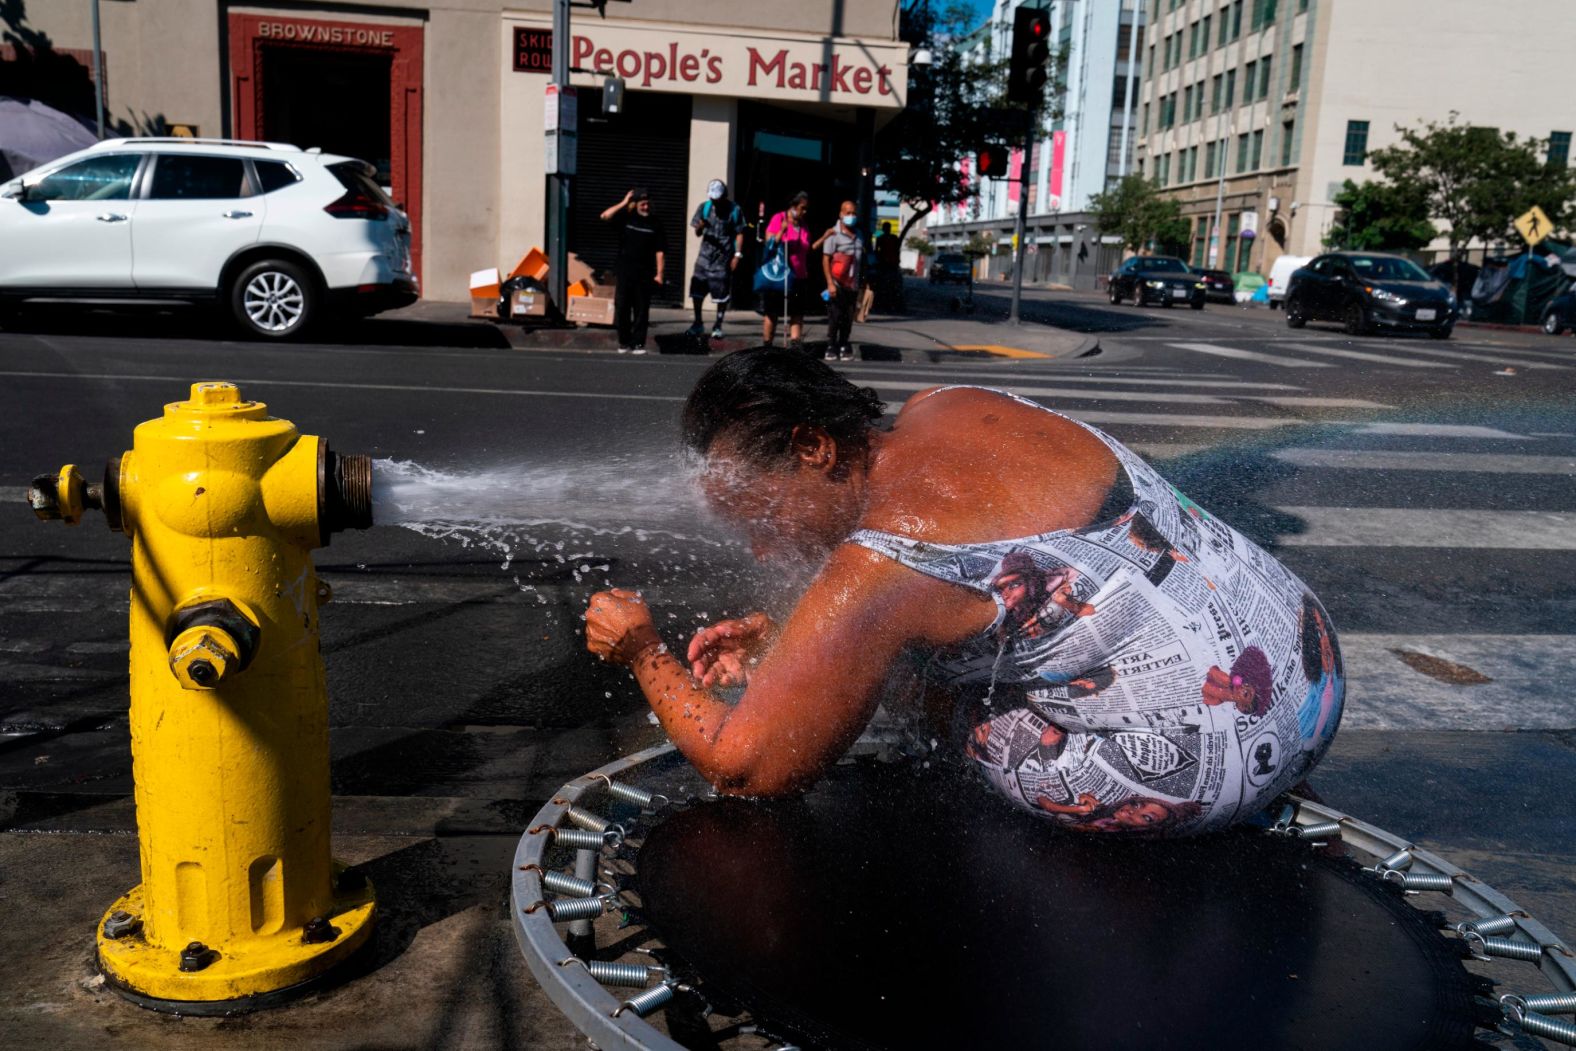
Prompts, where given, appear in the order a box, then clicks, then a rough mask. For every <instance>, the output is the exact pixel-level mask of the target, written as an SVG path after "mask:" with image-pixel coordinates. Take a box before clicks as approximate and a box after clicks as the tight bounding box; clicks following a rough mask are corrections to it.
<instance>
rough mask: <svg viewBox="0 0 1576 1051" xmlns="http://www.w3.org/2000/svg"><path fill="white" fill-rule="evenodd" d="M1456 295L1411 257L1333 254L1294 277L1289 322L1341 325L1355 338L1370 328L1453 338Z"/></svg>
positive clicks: (1288, 298) (1298, 325)
mask: <svg viewBox="0 0 1576 1051" xmlns="http://www.w3.org/2000/svg"><path fill="white" fill-rule="evenodd" d="M1456 317H1457V305H1456V294H1455V293H1454V292H1452V291H1451V290H1450V289H1449V288H1448V287H1446V286H1445V285H1444V284H1443V283H1442V282H1440V281H1437V280H1435V279H1434V278H1432V277H1430V276H1429V275H1428V273H1427V271H1425V270H1424V269H1423V268H1422V267H1420V266H1418V265H1417V264H1416V263H1414V262H1412V261H1411V260H1410V259H1406V258H1403V257H1402V256H1398V255H1383V254H1381V253H1379V252H1330V253H1329V254H1327V255H1321V256H1319V257H1318V258H1316V259H1314V260H1313V261H1312V262H1310V263H1309V264H1308V265H1307V266H1305V267H1302V268H1301V269H1299V270H1297V271H1296V272H1294V273H1293V274H1292V275H1291V283H1290V285H1289V286H1288V287H1287V289H1286V324H1287V325H1289V326H1290V327H1292V328H1302V326H1304V325H1306V324H1307V323H1308V322H1310V321H1339V322H1341V323H1342V324H1344V325H1345V326H1346V331H1347V332H1349V333H1350V334H1352V335H1354V336H1358V335H1362V334H1363V333H1365V332H1367V331H1368V330H1369V329H1370V328H1376V327H1377V328H1393V329H1408V330H1412V331H1422V332H1427V333H1428V334H1429V335H1430V336H1432V337H1434V338H1435V339H1449V338H1450V330H1451V329H1452V328H1453V327H1454V326H1455V323H1456Z"/></svg>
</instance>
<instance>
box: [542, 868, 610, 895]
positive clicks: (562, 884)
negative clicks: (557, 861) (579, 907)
mask: <svg viewBox="0 0 1576 1051" xmlns="http://www.w3.org/2000/svg"><path fill="white" fill-rule="evenodd" d="M542 886H543V887H545V888H546V889H548V890H550V891H552V892H553V893H554V894H564V895H567V896H569V897H571V898H594V897H596V896H597V887H596V884H594V883H592V882H591V881H590V880H584V879H580V878H579V877H576V876H571V875H569V874H568V873H567V872H554V871H553V870H552V869H548V870H546V871H545V872H543V873H542Z"/></svg>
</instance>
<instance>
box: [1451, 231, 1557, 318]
mask: <svg viewBox="0 0 1576 1051" xmlns="http://www.w3.org/2000/svg"><path fill="white" fill-rule="evenodd" d="M1572 277H1576V248H1573V247H1572V246H1570V245H1565V244H1557V243H1553V242H1550V241H1545V242H1543V243H1542V244H1540V245H1538V246H1537V248H1536V249H1535V250H1533V251H1532V252H1530V253H1529V252H1523V253H1522V254H1520V255H1516V256H1511V257H1509V258H1505V257H1499V258H1495V259H1485V260H1484V261H1483V269H1482V271H1481V272H1480V273H1479V274H1478V276H1477V280H1476V281H1475V282H1473V284H1472V298H1471V299H1470V300H1469V301H1468V304H1467V305H1468V306H1469V307H1470V311H1471V312H1470V313H1469V314H1468V315H1467V316H1468V317H1470V318H1471V319H1472V320H1473V321H1489V322H1495V323H1498V324H1502V325H1536V324H1537V323H1538V322H1539V320H1541V319H1542V317H1543V311H1544V309H1545V308H1546V307H1547V306H1548V305H1549V302H1550V300H1552V299H1554V297H1555V296H1558V295H1559V294H1560V293H1562V292H1564V291H1565V289H1566V288H1568V287H1570V284H1571V279H1572Z"/></svg>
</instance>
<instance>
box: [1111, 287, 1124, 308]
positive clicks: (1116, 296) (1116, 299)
mask: <svg viewBox="0 0 1576 1051" xmlns="http://www.w3.org/2000/svg"><path fill="white" fill-rule="evenodd" d="M1110 298H1111V305H1112V306H1113V307H1119V306H1121V305H1122V293H1121V292H1120V291H1118V290H1117V287H1116V282H1115V281H1112V282H1111V296H1110Z"/></svg>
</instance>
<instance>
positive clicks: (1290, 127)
mask: <svg viewBox="0 0 1576 1051" xmlns="http://www.w3.org/2000/svg"><path fill="white" fill-rule="evenodd" d="M1296 131H1297V122H1296V121H1293V120H1288V121H1287V122H1286V123H1284V124H1282V125H1281V161H1280V162H1281V167H1282V168H1285V167H1287V166H1288V165H1290V164H1291V160H1292V140H1293V138H1294V137H1295V135H1294V133H1295V132H1296Z"/></svg>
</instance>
